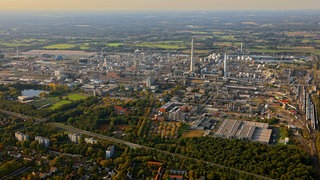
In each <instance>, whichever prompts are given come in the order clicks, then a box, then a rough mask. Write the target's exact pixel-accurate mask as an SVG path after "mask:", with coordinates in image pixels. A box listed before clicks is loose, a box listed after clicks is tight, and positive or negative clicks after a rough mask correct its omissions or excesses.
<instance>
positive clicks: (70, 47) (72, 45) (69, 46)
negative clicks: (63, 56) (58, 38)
mask: <svg viewBox="0 0 320 180" xmlns="http://www.w3.org/2000/svg"><path fill="white" fill-rule="evenodd" d="M75 47H76V45H74V44H53V45H49V46H44V47H43V49H59V50H62V49H72V48H75Z"/></svg>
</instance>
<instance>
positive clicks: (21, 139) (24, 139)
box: [14, 132, 29, 141]
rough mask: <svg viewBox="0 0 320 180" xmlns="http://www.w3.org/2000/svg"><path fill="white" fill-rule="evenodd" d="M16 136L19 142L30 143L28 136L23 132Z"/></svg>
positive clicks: (17, 133)
mask: <svg viewBox="0 0 320 180" xmlns="http://www.w3.org/2000/svg"><path fill="white" fill-rule="evenodd" d="M14 136H15V138H16V139H17V140H18V141H28V140H29V136H28V135H27V134H23V133H21V132H16V133H14Z"/></svg>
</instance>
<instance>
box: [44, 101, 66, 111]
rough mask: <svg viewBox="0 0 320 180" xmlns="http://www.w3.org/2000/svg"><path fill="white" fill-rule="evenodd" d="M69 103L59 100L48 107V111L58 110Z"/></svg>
mask: <svg viewBox="0 0 320 180" xmlns="http://www.w3.org/2000/svg"><path fill="white" fill-rule="evenodd" d="M69 103H71V101H68V100H61V101H59V102H56V103H54V104H53V105H52V106H50V108H49V109H52V110H55V109H57V108H59V107H60V106H62V105H65V104H69Z"/></svg>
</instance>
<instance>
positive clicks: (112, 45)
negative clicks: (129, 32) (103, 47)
mask: <svg viewBox="0 0 320 180" xmlns="http://www.w3.org/2000/svg"><path fill="white" fill-rule="evenodd" d="M122 45H123V44H122V43H108V44H107V46H109V47H119V46H122Z"/></svg>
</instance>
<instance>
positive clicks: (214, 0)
mask: <svg viewBox="0 0 320 180" xmlns="http://www.w3.org/2000/svg"><path fill="white" fill-rule="evenodd" d="M217 9H218V10H247V9H256V10H263V9H286V10H287V9H289V10H290V9H319V10H320V0H0V10H87V11H93V10H137V11H140V10H217Z"/></svg>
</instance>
